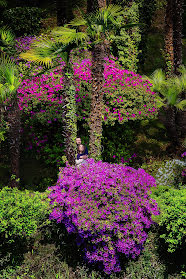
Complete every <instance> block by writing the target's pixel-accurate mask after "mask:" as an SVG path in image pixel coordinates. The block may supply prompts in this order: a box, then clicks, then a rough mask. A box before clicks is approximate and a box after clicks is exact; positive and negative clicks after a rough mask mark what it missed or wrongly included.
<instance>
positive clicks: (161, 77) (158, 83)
mask: <svg viewBox="0 0 186 279" xmlns="http://www.w3.org/2000/svg"><path fill="white" fill-rule="evenodd" d="M150 79H151V81H152V84H153V91H155V92H160V91H161V87H162V85H164V83H165V74H164V72H163V71H162V69H157V70H155V71H154V72H153V73H152V75H151V76H150Z"/></svg>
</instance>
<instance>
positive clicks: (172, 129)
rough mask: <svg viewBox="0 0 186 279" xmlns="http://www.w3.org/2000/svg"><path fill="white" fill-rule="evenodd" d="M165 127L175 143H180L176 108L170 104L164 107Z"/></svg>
mask: <svg viewBox="0 0 186 279" xmlns="http://www.w3.org/2000/svg"><path fill="white" fill-rule="evenodd" d="M164 112H165V127H166V129H167V132H168V134H169V137H170V139H171V141H172V143H173V144H175V145H177V144H178V133H177V127H176V108H175V107H173V106H168V107H167V108H165V109H164Z"/></svg>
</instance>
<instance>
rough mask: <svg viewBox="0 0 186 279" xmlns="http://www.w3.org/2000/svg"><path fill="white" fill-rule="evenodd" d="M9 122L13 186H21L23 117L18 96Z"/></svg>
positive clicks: (11, 108)
mask: <svg viewBox="0 0 186 279" xmlns="http://www.w3.org/2000/svg"><path fill="white" fill-rule="evenodd" d="M8 123H9V145H10V167H11V181H10V186H11V187H18V186H19V157H20V129H21V118H20V110H19V107H18V100H17V98H16V99H15V100H14V101H13V103H12V106H11V107H10V109H9V111H8Z"/></svg>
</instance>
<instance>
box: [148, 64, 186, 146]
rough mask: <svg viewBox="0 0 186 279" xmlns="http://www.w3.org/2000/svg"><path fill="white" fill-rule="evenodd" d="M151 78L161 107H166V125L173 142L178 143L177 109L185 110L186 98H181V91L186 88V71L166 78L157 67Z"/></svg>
mask: <svg viewBox="0 0 186 279" xmlns="http://www.w3.org/2000/svg"><path fill="white" fill-rule="evenodd" d="M149 80H150V81H151V83H152V84H153V91H154V92H157V93H159V95H157V102H158V106H159V108H162V107H163V108H164V112H165V126H166V128H167V131H168V133H169V135H170V137H171V139H172V141H173V143H175V144H177V143H178V133H177V132H178V131H177V126H176V113H177V110H184V108H185V107H186V100H181V93H182V92H183V91H184V90H185V89H186V75H185V71H183V69H182V74H181V76H180V77H177V76H174V77H172V78H169V79H166V75H165V73H164V72H163V71H162V70H161V69H157V70H156V71H155V72H154V73H153V74H152V75H151V77H150V79H149Z"/></svg>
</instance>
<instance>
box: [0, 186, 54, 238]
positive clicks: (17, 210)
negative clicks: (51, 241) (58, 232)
mask: <svg viewBox="0 0 186 279" xmlns="http://www.w3.org/2000/svg"><path fill="white" fill-rule="evenodd" d="M48 210H49V203H48V200H46V194H45V195H43V194H40V193H39V192H35V193H31V192H29V191H27V190H26V191H20V190H18V189H16V188H15V189H12V188H9V187H5V188H3V189H2V190H1V191H0V220H1V222H0V236H1V237H3V238H6V239H7V240H8V241H9V242H12V241H14V238H15V237H20V238H25V237H30V236H32V235H33V234H34V233H35V232H36V231H37V229H38V228H39V226H41V225H43V224H44V222H45V221H46V222H47V223H48V220H47V215H48Z"/></svg>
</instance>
